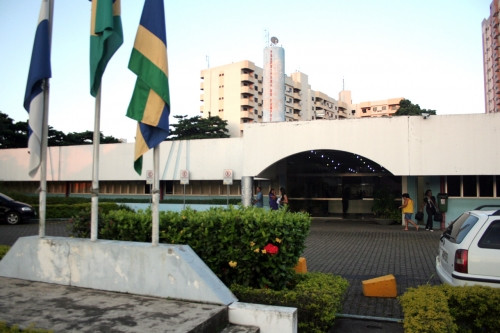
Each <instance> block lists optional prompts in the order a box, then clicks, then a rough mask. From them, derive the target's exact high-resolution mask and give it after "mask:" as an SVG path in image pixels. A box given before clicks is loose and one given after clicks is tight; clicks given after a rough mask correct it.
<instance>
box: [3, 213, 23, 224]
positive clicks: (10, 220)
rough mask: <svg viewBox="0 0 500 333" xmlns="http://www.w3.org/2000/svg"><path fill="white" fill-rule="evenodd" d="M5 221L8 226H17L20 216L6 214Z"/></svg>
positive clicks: (17, 214)
mask: <svg viewBox="0 0 500 333" xmlns="http://www.w3.org/2000/svg"><path fill="white" fill-rule="evenodd" d="M6 220H7V223H8V224H12V225H14V224H18V223H19V222H21V215H19V213H17V212H12V211H11V212H8V213H7V214H6Z"/></svg>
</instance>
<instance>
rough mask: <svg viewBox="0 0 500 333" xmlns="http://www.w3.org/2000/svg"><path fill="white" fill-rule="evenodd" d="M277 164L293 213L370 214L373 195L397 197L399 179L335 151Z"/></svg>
mask: <svg viewBox="0 0 500 333" xmlns="http://www.w3.org/2000/svg"><path fill="white" fill-rule="evenodd" d="M278 164H280V165H282V166H283V168H280V169H282V170H286V171H285V173H286V175H285V178H286V187H287V189H288V194H289V197H290V198H292V200H293V204H292V207H293V209H294V210H305V211H309V212H310V213H312V214H314V215H315V214H330V215H331V214H334V215H335V214H346V213H349V214H370V213H371V206H372V203H373V195H374V193H375V192H376V191H377V190H379V189H386V190H389V191H390V192H392V193H393V194H394V195H395V196H396V197H398V196H399V195H400V194H401V193H400V192H401V177H396V176H394V175H392V173H390V172H389V171H387V170H386V169H385V168H384V167H383V166H381V165H379V164H378V163H376V162H374V161H372V160H370V159H367V158H365V157H363V156H360V155H357V154H353V153H349V152H345V151H339V150H310V151H306V152H302V153H298V154H295V155H292V156H289V157H287V158H286V159H284V160H283V161H280V162H279V163H278Z"/></svg>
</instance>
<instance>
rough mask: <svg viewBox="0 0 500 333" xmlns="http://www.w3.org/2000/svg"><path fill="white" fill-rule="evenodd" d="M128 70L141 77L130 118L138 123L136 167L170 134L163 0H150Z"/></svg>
mask: <svg viewBox="0 0 500 333" xmlns="http://www.w3.org/2000/svg"><path fill="white" fill-rule="evenodd" d="M128 68H129V69H130V70H131V71H132V72H134V73H135V74H136V75H137V81H136V84H135V88H134V93H133V95H132V99H131V100H130V104H129V107H128V110H127V117H129V118H132V119H135V120H137V122H138V123H137V134H136V138H135V156H134V168H135V171H136V172H137V173H138V174H141V172H142V155H144V154H145V153H146V152H147V151H148V150H149V149H151V148H154V147H156V146H157V145H159V144H160V143H161V142H162V141H164V140H165V139H166V138H167V136H168V134H169V119H168V117H169V115H170V93H169V87H168V62H167V34H166V27H165V11H164V6H163V0H146V1H145V3H144V8H143V11H142V16H141V20H140V23H139V28H138V30H137V35H136V37H135V43H134V48H133V50H132V55H131V56H130V61H129V64H128Z"/></svg>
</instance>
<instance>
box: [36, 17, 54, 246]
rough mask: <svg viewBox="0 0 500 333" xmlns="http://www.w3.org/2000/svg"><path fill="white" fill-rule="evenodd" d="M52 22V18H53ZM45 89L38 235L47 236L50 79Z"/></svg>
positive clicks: (46, 81)
mask: <svg viewBox="0 0 500 333" xmlns="http://www.w3.org/2000/svg"><path fill="white" fill-rule="evenodd" d="M51 22H52V20H51ZM42 87H43V88H42V89H43V120H42V138H41V141H42V142H41V147H40V194H39V197H38V200H39V207H38V215H39V225H38V236H39V237H40V238H43V237H45V225H46V223H45V221H46V220H45V217H46V212H47V209H46V207H47V140H48V132H49V125H48V123H49V121H48V119H49V79H44V80H43V83H42Z"/></svg>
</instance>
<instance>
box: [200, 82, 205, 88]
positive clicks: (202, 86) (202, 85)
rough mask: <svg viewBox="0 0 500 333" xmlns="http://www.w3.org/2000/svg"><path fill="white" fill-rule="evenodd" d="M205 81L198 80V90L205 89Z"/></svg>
mask: <svg viewBox="0 0 500 333" xmlns="http://www.w3.org/2000/svg"><path fill="white" fill-rule="evenodd" d="M204 86H205V82H200V90H205V87H204Z"/></svg>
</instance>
